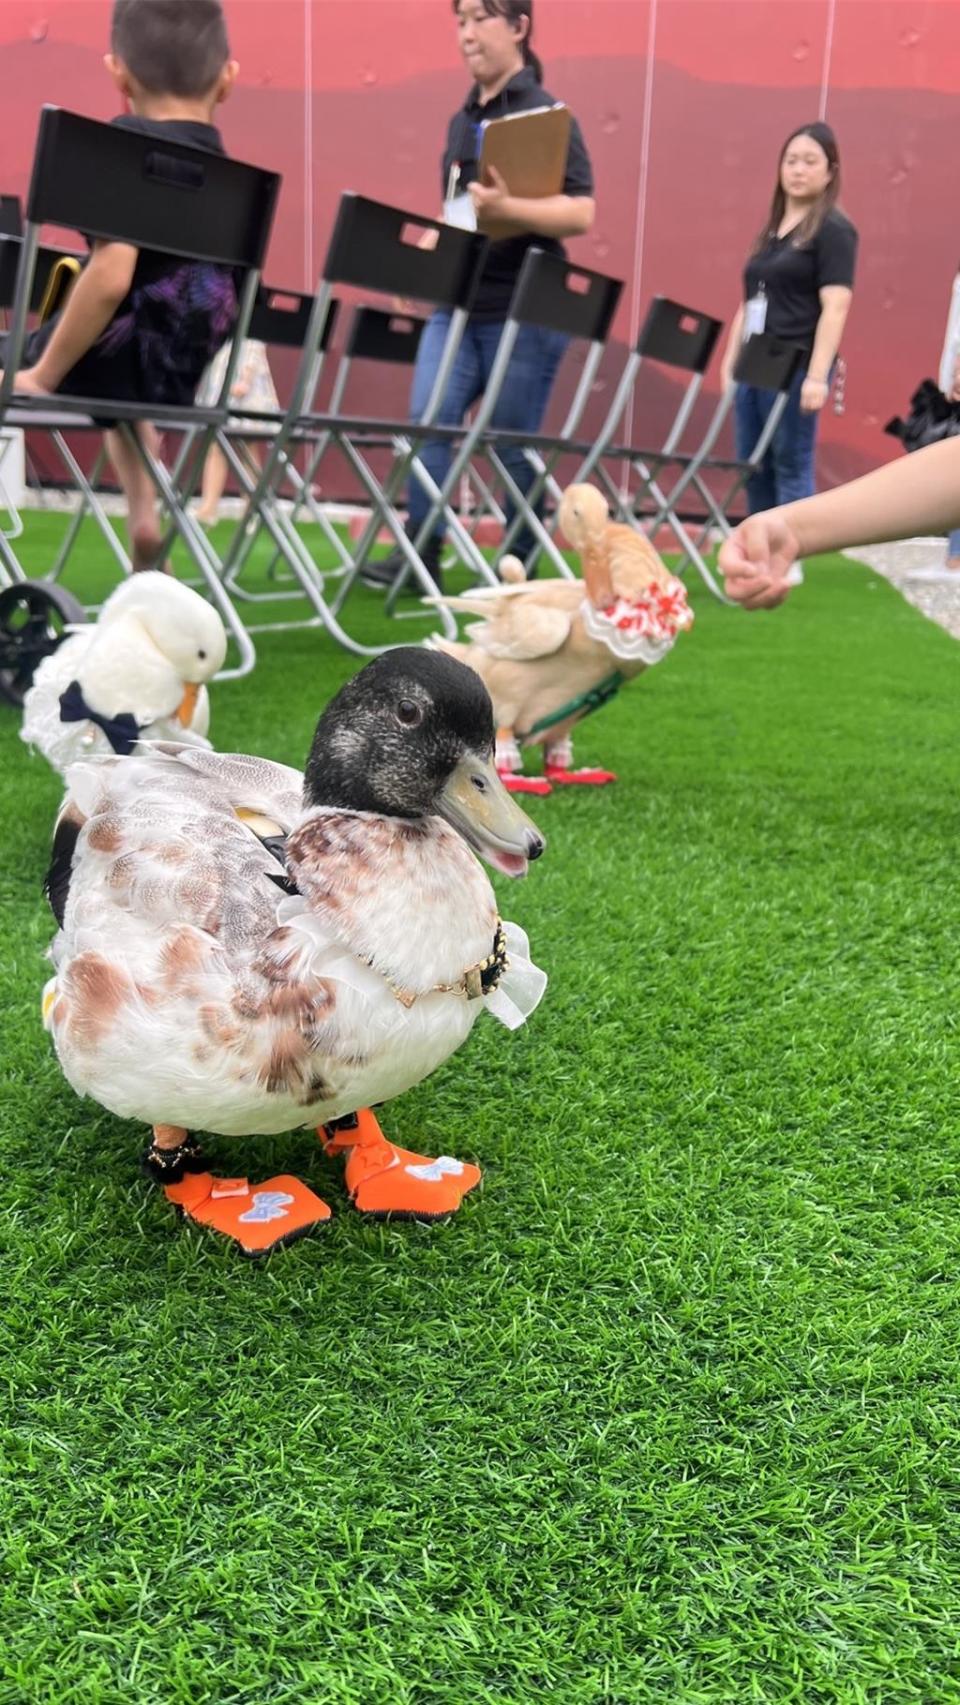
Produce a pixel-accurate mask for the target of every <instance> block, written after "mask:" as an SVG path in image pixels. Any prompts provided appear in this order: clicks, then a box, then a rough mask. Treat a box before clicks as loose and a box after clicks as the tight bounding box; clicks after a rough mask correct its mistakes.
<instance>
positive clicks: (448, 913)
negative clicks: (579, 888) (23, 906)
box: [44, 647, 546, 1229]
mask: <svg viewBox="0 0 960 1705" xmlns="http://www.w3.org/2000/svg"><path fill="white" fill-rule="evenodd" d="M493 744H494V725H493V711H492V707H491V704H490V699H489V697H488V694H487V691H486V689H485V687H484V686H483V684H482V682H481V681H480V680H479V679H478V677H477V676H476V675H475V674H474V673H473V672H472V671H471V670H469V669H466V668H464V667H463V666H462V665H461V664H460V663H457V662H455V661H454V660H453V659H451V658H447V657H442V656H439V655H435V654H432V653H430V652H427V651H425V650H422V649H420V648H418V647H403V648H398V649H396V650H393V651H390V652H387V653H386V654H384V655H383V656H382V657H379V658H377V659H376V660H375V661H374V662H372V663H370V664H369V665H368V666H367V667H366V668H365V669H363V670H362V671H361V672H360V673H359V674H358V675H357V676H355V677H354V679H353V680H352V681H350V682H349V683H348V684H347V685H346V686H345V687H344V688H343V689H342V691H341V692H340V693H338V694H337V696H336V698H335V699H334V700H333V701H332V702H331V704H330V705H329V706H328V707H327V709H326V710H325V711H324V713H323V715H322V716H321V718H320V721H319V723H318V725H317V730H316V734H315V736H314V740H313V745H312V747H311V751H310V756H309V759H308V762H307V767H306V773H305V775H301V774H300V773H299V772H298V771H296V770H293V769H288V768H286V767H285V766H284V765H282V764H275V763H270V762H268V761H267V760H266V759H263V758H256V757H246V756H226V755H218V754H216V753H213V752H206V751H198V750H196V749H195V748H189V749H185V748H182V747H177V746H174V745H172V744H171V745H169V746H160V747H156V748H152V749H151V750H150V751H149V752H148V753H146V754H145V755H143V756H141V755H138V754H134V755H133V756H131V757H127V758H123V759H116V758H110V759H104V760H98V761H93V762H88V763H80V764H76V765H74V766H73V767H72V768H71V770H70V771H69V774H68V777H67V782H68V795H67V799H66V801H65V804H64V807H63V810H62V812H61V815H60V819H59V822H58V825H57V829H56V834H55V838H54V848H53V860H52V864H51V869H50V872H49V875H48V882H47V892H48V896H49V898H50V902H51V905H52V907H53V910H54V913H55V915H56V917H57V920H58V922H59V924H60V931H59V934H58V935H57V937H56V939H55V941H54V943H53V947H52V949H51V957H52V959H53V961H54V964H55V966H56V975H55V976H54V978H53V979H52V981H51V982H50V983H49V984H48V987H47V990H46V992H45V999H44V1015H45V1021H46V1024H47V1026H48V1028H49V1029H50V1030H51V1031H52V1034H53V1038H54V1042H55V1044H56V1049H57V1054H58V1056H59V1060H60V1063H61V1065H62V1067H63V1070H64V1073H65V1075H66V1077H67V1078H68V1080H69V1082H70V1083H71V1084H72V1086H73V1088H74V1089H75V1090H76V1091H77V1093H78V1094H80V1095H88V1096H91V1097H92V1098H93V1099H94V1100H95V1101H97V1102H99V1104H100V1105H101V1106H102V1107H106V1108H108V1109H109V1110H110V1111H111V1112H112V1113H115V1114H117V1115H118V1116H119V1117H121V1118H127V1119H137V1120H142V1121H144V1122H145V1123H146V1124H147V1125H149V1126H151V1127H152V1130H153V1141H152V1142H151V1144H150V1147H149V1149H148V1151H147V1157H146V1163H147V1167H148V1170H149V1171H150V1172H151V1175H152V1176H154V1177H156V1178H158V1179H159V1180H160V1181H161V1182H165V1183H175V1182H176V1181H177V1180H180V1179H182V1177H183V1174H184V1172H185V1170H187V1171H191V1170H192V1171H196V1170H197V1169H198V1168H201V1169H202V1168H203V1166H204V1163H203V1161H202V1159H201V1158H200V1156H199V1152H198V1148H197V1143H196V1138H195V1136H194V1135H193V1133H195V1132H197V1131H207V1132H213V1133H218V1134H220V1135H223V1136H228V1137H243V1136H247V1135H252V1134H254V1133H258V1132H281V1131H287V1130H291V1129H293V1128H295V1127H301V1126H305V1125H308V1126H314V1127H316V1128H317V1129H318V1131H321V1132H323V1133H324V1134H325V1140H326V1141H327V1142H328V1144H329V1145H330V1146H331V1147H333V1148H345V1149H348V1150H349V1160H348V1166H347V1186H348V1189H349V1190H350V1193H351V1195H352V1197H353V1199H354V1202H355V1204H356V1205H357V1206H358V1207H359V1208H360V1209H361V1210H363V1211H367V1212H371V1213H400V1214H412V1215H416V1216H417V1217H422V1218H433V1217H439V1216H440V1215H443V1214H447V1213H450V1212H452V1211H453V1209H455V1208H456V1207H457V1206H459V1202H460V1200H461V1197H462V1196H463V1194H464V1193H465V1192H466V1190H467V1189H469V1188H470V1187H471V1186H472V1185H473V1184H474V1183H476V1182H477V1180H478V1179H479V1176H480V1174H479V1171H478V1170H477V1169H476V1168H475V1167H468V1166H466V1165H465V1164H464V1163H463V1162H460V1161H456V1160H454V1159H452V1158H451V1157H450V1156H442V1157H440V1159H439V1160H431V1159H429V1158H428V1157H425V1156H423V1155H418V1154H415V1153H411V1152H410V1151H406V1150H402V1149H398V1148H397V1147H396V1146H395V1145H393V1144H391V1143H389V1142H387V1140H386V1139H385V1138H384V1136H383V1134H382V1132H381V1131H380V1129H379V1126H378V1125H377V1123H376V1121H375V1120H374V1119H373V1118H372V1115H370V1114H369V1113H368V1112H365V1111H364V1110H365V1109H368V1108H369V1107H370V1106H372V1105H374V1104H379V1103H380V1102H384V1101H388V1100H390V1099H391V1098H392V1097H393V1096H395V1095H400V1094H402V1093H403V1091H404V1090H406V1089H409V1088H410V1087H411V1086H412V1085H413V1084H416V1083H419V1082H420V1081H421V1080H422V1079H423V1078H425V1077H427V1076H429V1074H430V1073H431V1072H433V1071H436V1069H437V1067H438V1066H440V1065H441V1064H442V1063H443V1061H444V1060H446V1059H447V1058H448V1057H449V1055H450V1054H452V1053H453V1052H454V1050H455V1049H457V1048H459V1047H460V1045H461V1043H463V1042H464V1041H465V1040H466V1038H467V1036H468V1035H469V1033H470V1031H471V1029H472V1027H473V1025H474V1023H475V1021H476V1019H477V1018H478V1016H479V1015H480V1013H481V1012H483V1011H484V1010H485V1009H489V1010H490V1011H491V1012H492V1013H493V1014H494V1016H495V1017H497V1018H498V1019H500V1020H501V1022H503V1023H504V1024H506V1025H507V1026H509V1027H511V1028H514V1027H516V1026H517V1025H519V1024H521V1023H522V1022H523V1020H524V1018H525V1016H526V1015H527V1014H528V1013H529V1012H530V1011H532V1009H533V1008H534V1007H535V1006H536V1004H537V1002H538V1001H539V999H540V995H541V994H542V991H543V987H544V985H545V981H546V979H545V978H544V977H543V974H542V973H541V972H539V971H538V970H537V969H536V968H535V967H534V966H532V965H531V964H530V962H529V959H528V948H527V942H526V938H525V936H524V935H523V933H522V932H521V931H520V930H518V929H515V928H514V927H513V926H511V925H509V924H507V925H501V922H500V919H499V917H498V911H497V902H496V899H495V896H494V892H493V889H492V887H491V885H490V882H489V880H488V878H487V876H486V874H485V873H484V871H483V868H482V866H481V865H480V863H479V862H478V860H477V858H476V857H475V856H474V850H473V849H475V850H476V852H478V853H480V854H482V856H483V857H484V858H485V859H487V860H488V862H490V863H491V864H492V865H494V866H495V867H496V868H497V869H499V870H501V871H503V872H505V873H506V874H507V875H510V876H520V875H523V874H524V873H525V872H526V869H527V862H528V860H529V859H533V858H538V857H539V856H540V854H541V853H542V851H543V848H544V840H543V837H542V835H540V833H539V832H538V830H537V829H536V828H535V827H534V825H533V824H532V823H531V822H530V820H529V818H528V817H526V816H525V814H524V813H523V812H522V811H521V810H520V809H519V807H518V806H517V805H516V803H515V802H514V801H513V800H512V799H510V797H509V795H508V794H507V793H506V792H505V790H504V788H503V786H502V784H501V783H500V781H499V779H498V777H497V773H496V770H495V768H494V765H493V761H492V759H493ZM357 1115H359V1116H360V1117H359V1121H358V1118H357ZM205 1176H208V1175H205ZM214 1182H215V1181H214ZM208 1194H209V1191H208ZM177 1199H178V1200H179V1199H180V1198H177ZM321 1206H322V1204H321ZM324 1212H325V1213H326V1212H328V1210H326V1209H325V1210H324ZM221 1229H223V1228H221Z"/></svg>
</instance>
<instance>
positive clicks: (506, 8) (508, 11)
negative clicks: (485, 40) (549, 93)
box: [453, 0, 543, 83]
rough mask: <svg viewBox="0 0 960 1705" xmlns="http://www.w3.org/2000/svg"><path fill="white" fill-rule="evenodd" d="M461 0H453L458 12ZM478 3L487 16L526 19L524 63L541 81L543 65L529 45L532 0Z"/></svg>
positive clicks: (484, 0) (513, 21)
mask: <svg viewBox="0 0 960 1705" xmlns="http://www.w3.org/2000/svg"><path fill="white" fill-rule="evenodd" d="M462 4H463V0H453V9H454V11H455V12H459V10H460V7H461V6H462ZM480 4H481V6H482V7H483V9H484V11H485V12H486V14H487V17H488V18H506V20H507V23H508V24H519V22H520V20H521V18H526V20H527V33H526V35H525V36H524V38H523V41H522V43H521V51H522V53H523V63H524V65H529V67H530V69H531V71H532V72H533V75H534V76H535V77H536V79H537V82H538V83H542V82H543V65H542V64H541V62H540V60H539V59H538V57H537V55H536V54H535V53H534V51H533V48H532V46H531V45H530V44H531V42H532V40H533V0H480Z"/></svg>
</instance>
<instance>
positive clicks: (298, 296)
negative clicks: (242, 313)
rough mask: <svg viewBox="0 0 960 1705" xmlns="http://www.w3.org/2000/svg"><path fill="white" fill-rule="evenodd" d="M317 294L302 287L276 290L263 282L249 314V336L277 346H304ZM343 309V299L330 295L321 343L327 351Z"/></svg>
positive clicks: (287, 347) (283, 347) (291, 347)
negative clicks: (307, 292) (341, 301)
mask: <svg viewBox="0 0 960 1705" xmlns="http://www.w3.org/2000/svg"><path fill="white" fill-rule="evenodd" d="M314 300H315V298H314V297H313V296H305V295H303V293H302V292H301V291H299V290H277V289H276V288H274V287H271V286H269V285H266V284H262V285H261V286H260V288H259V290H258V291H257V299H256V301H255V303H254V305H253V313H252V314H251V315H250V324H249V326H248V328H247V336H248V337H251V338H256V339H257V340H258V341H259V342H260V343H267V344H270V345H271V347H273V348H275V349H302V348H303V345H304V340H305V338H306V335H307V328H308V326H309V324H310V316H311V314H312V313H313V305H314ZM339 312H340V303H339V302H338V301H337V300H336V299H335V298H333V299H331V301H330V303H329V305H328V307H327V317H326V319H325V320H324V322H323V331H322V333H321V335H320V342H319V347H320V349H322V350H324V351H326V350H327V348H328V347H329V344H330V340H331V338H332V337H333V329H334V327H335V325H336V323H337V315H338V313H339Z"/></svg>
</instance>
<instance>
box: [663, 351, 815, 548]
mask: <svg viewBox="0 0 960 1705" xmlns="http://www.w3.org/2000/svg"><path fill="white" fill-rule="evenodd" d="M806 353H807V352H806V350H805V349H803V348H802V347H801V346H800V345H799V344H795V343H787V342H785V341H784V339H783V338H778V337H775V336H774V335H773V334H772V333H770V332H758V333H755V334H754V336H753V337H750V338H748V339H747V340H746V342H745V343H744V344H743V346H742V348H741V350H740V354H739V356H738V357H737V362H736V365H735V368H734V374H733V383H732V384H731V385H729V386H728V387H727V389H726V391H725V392H724V395H723V396H722V397H721V399H720V401H719V403H718V404H717V407H716V409H715V411H714V415H713V419H712V421H711V423H710V426H709V428H708V429H707V432H706V434H705V436H704V439H703V442H702V444H701V446H700V449H699V450H698V451H697V453H696V455H695V456H691V457H690V459H689V461H688V462H687V464H686V466H685V467H684V469H683V472H682V473H681V475H680V477H679V479H678V480H677V481H676V484H675V485H674V486H673V487H672V488H671V490H670V492H669V493H668V494H667V496H666V497H665V498H664V501H663V503H662V504H661V505H660V507H659V509H657V510H656V512H655V513H654V514H653V515H652V516H651V517H650V518H649V519H648V522H647V526H648V530H649V531H650V533H651V534H654V533H656V531H657V529H658V528H659V527H660V526H661V525H662V524H663V523H664V522H665V521H666V520H667V519H668V517H669V516H670V515H672V514H673V513H674V512H675V510H676V508H677V505H678V504H679V503H680V500H681V498H683V497H684V496H685V494H686V493H687V491H689V490H690V488H691V487H693V489H694V490H695V491H696V492H697V494H698V496H699V498H700V500H701V501H702V503H703V504H704V505H705V506H706V510H707V518H706V520H705V522H704V524H703V526H702V528H701V530H700V532H699V534H698V536H697V538H696V539H695V540H694V545H695V548H696V550H697V551H698V552H699V551H700V550H702V548H703V546H704V545H705V544H706V543H707V540H708V537H709V533H710V529H711V527H717V528H719V530H720V532H721V533H723V534H729V533H730V530H731V528H730V521H729V514H730V509H731V506H732V504H733V502H734V500H735V498H736V497H737V495H738V493H739V492H740V491H742V490H743V488H744V486H745V485H746V484H747V482H748V481H749V479H750V478H751V475H753V474H755V473H756V471H757V469H758V468H759V467H760V465H761V463H762V461H763V459H764V457H765V455H766V453H767V451H768V450H769V448H770V445H771V443H772V441H773V435H774V433H775V432H776V430H777V427H778V426H779V424H780V421H781V418H782V416H783V411H784V409H785V408H786V406H787V403H788V401H789V399H790V391H791V389H792V387H793V384H794V381H795V379H796V376H797V373H798V371H799V369H800V367H801V365H802V363H803V361H804V359H805V356H806ZM737 385H754V386H756V387H757V388H758V389H759V390H762V391H772V392H774V394H775V397H774V403H773V406H772V408H771V410H770V413H769V414H768V416H767V418H766V421H765V422H764V425H763V428H762V430H761V432H760V435H759V437H758V438H757V441H756V443H755V444H754V446H753V449H752V450H751V451H750V453H749V455H748V456H746V457H745V458H744V459H743V460H735V459H730V458H726V459H724V458H716V457H713V456H712V451H713V447H714V445H715V443H716V441H717V439H718V437H719V435H720V431H721V428H722V427H723V425H724V422H725V421H726V419H727V416H728V414H729V413H730V410H731V408H732V406H733V403H734V400H735V398H736V388H737ZM710 471H713V472H715V473H717V474H720V475H723V476H725V479H726V483H725V485H724V488H723V491H722V494H721V495H720V496H719V497H718V496H717V495H716V494H715V492H714V491H713V490H712V489H711V487H710V485H709V484H708V483H707V480H706V478H705V474H706V473H707V472H710ZM687 560H688V557H687V555H686V554H685V555H684V557H683V558H681V561H680V564H679V570H680V571H681V572H682V570H683V568H684V567H685V565H686V561H687Z"/></svg>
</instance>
